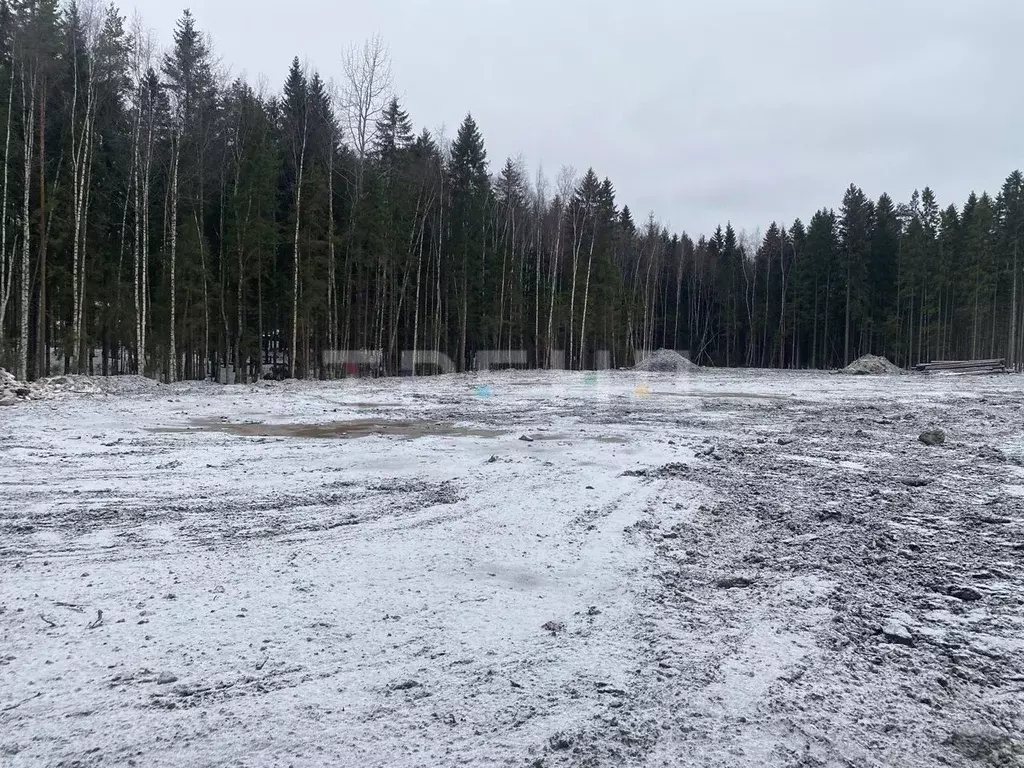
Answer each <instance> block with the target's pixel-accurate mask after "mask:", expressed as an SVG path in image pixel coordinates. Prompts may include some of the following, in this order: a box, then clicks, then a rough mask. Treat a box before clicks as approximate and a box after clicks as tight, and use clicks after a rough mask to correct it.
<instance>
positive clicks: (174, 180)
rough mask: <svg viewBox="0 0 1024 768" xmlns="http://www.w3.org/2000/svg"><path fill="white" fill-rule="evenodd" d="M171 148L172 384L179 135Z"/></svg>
mask: <svg viewBox="0 0 1024 768" xmlns="http://www.w3.org/2000/svg"><path fill="white" fill-rule="evenodd" d="M172 142H173V145H174V146H173V147H172V149H171V153H172V155H173V157H172V159H171V200H170V207H171V221H170V230H171V231H170V236H171V295H170V304H171V326H170V341H169V343H168V353H169V356H170V361H169V366H168V368H167V380H168V381H169V382H174V381H177V380H178V346H177V339H176V338H175V326H176V325H177V313H178V301H177V289H178V283H177V275H176V273H175V271H176V269H177V261H178V164H179V160H180V156H181V135H180V134H175V136H174V137H173V139H172Z"/></svg>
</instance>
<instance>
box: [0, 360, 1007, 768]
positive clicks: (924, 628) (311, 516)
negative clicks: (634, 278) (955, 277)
mask: <svg viewBox="0 0 1024 768" xmlns="http://www.w3.org/2000/svg"><path fill="white" fill-rule="evenodd" d="M1021 384H1022V379H1021V378H1020V377H1017V376H1005V377H1000V378H998V379H990V378H984V379H981V378H971V379H968V380H965V379H939V378H935V379H930V378H923V377H922V378H919V377H899V378H894V379H884V380H883V379H875V378H872V377H839V376H829V375H827V374H797V373H767V372H761V371H749V372H730V371H708V372H706V375H703V376H701V377H699V378H690V379H687V378H682V377H679V376H676V375H671V374H653V373H652V374H646V373H632V372H617V373H600V374H598V375H596V376H595V375H594V374H576V375H574V374H568V373H552V374H527V373H501V374H496V375H489V374H487V375H485V374H479V375H474V376H444V377H438V378H432V379H415V380H414V379H404V380H375V381H373V382H367V381H355V380H350V381H347V382H340V383H336V384H315V383H300V382H284V383H281V384H261V385H258V386H251V387H242V386H239V387H230V388H226V387H213V386H203V385H176V386H174V387H156V386H142V385H141V383H140V386H139V387H137V390H138V391H134V392H132V391H123V392H119V393H115V394H109V393H104V392H102V391H101V392H99V393H95V392H93V393H90V392H85V393H81V392H76V391H71V390H72V389H75V390H81V389H86V387H85V385H84V384H79V385H76V387H74V388H70V387H69V388H66V389H65V391H64V392H62V393H56V394H53V395H52V396H50V397H47V398H45V399H42V400H29V401H27V402H23V403H20V404H19V405H18V406H17V407H13V408H6V409H3V410H2V411H0V468H2V471H0V486H2V487H0V764H2V765H4V766H8V765H10V766H51V765H64V766H72V765H75V766H100V765H137V766H183V765H196V766H199V765H203V766H206V765H224V766H227V765H232V766H234V765H245V766H286V765H291V766H339V765H359V766H447V765H469V766H494V765H502V766H505V765H507V766H608V765H615V766H619V765H624V766H663V765H672V766H675V765H680V766H722V767H725V766H751V767H753V766H773V767H774V766H778V767H779V768H781V767H783V766H908V767H909V766H914V767H918V766H920V767H922V768H923V767H924V766H936V765H952V766H1019V765H1022V764H1024V745H1022V743H1021V736H1020V734H1022V733H1024V611H1022V606H1024V602H1022V598H1024V582H1022V579H1024V568H1022V565H1024V468H1022V464H1024V398H1022V392H1021ZM95 386H96V387H97V388H100V389H102V386H104V385H102V384H100V383H96V384H95ZM346 424H350V426H349V427H345V425H346ZM351 424H357V425H358V427H353V426H351ZM218 425H219V426H218ZM243 425H248V427H245V426H243ZM410 425H411V426H410ZM424 425H434V426H433V427H430V428H428V427H426V426H424ZM933 428H941V429H942V430H943V431H944V433H945V441H944V442H943V443H942V444H938V445H926V444H924V443H922V442H921V441H920V440H919V436H920V435H921V434H922V433H923V431H925V430H929V429H933Z"/></svg>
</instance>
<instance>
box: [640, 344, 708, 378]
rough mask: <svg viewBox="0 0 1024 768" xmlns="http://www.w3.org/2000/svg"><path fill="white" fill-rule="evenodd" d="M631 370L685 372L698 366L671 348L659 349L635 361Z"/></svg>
mask: <svg viewBox="0 0 1024 768" xmlns="http://www.w3.org/2000/svg"><path fill="white" fill-rule="evenodd" d="M633 370H636V371H645V372H647V373H687V372H693V371H699V370H700V366H699V365H695V364H694V363H692V362H690V361H689V360H687V359H686V358H685V357H683V356H682V355H680V354H679V353H678V352H676V351H675V350H673V349H659V350H658V351H657V352H652V353H651V354H649V355H648V356H647V357H645V358H644V359H643V360H641V361H640V362H639V363H637V364H636V366H634V369H633Z"/></svg>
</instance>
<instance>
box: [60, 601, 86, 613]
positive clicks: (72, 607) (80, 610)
mask: <svg viewBox="0 0 1024 768" xmlns="http://www.w3.org/2000/svg"><path fill="white" fill-rule="evenodd" d="M54 605H56V606H57V607H58V608H67V609H68V610H71V611H74V612H75V613H85V608H83V607H82V606H80V605H75V604H74V603H63V602H61V601H60V600H58V601H57V602H55V603H54Z"/></svg>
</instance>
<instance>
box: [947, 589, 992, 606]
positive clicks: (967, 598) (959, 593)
mask: <svg viewBox="0 0 1024 768" xmlns="http://www.w3.org/2000/svg"><path fill="white" fill-rule="evenodd" d="M949 596H950V597H955V598H956V599H957V600H963V601H964V602H965V603H973V602H975V601H977V600H981V599H982V598H983V597H984V596H985V595H984V594H982V593H981V592H979V591H978V590H977V589H975V588H974V587H952V588H951V589H950V590H949Z"/></svg>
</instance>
